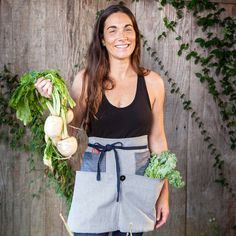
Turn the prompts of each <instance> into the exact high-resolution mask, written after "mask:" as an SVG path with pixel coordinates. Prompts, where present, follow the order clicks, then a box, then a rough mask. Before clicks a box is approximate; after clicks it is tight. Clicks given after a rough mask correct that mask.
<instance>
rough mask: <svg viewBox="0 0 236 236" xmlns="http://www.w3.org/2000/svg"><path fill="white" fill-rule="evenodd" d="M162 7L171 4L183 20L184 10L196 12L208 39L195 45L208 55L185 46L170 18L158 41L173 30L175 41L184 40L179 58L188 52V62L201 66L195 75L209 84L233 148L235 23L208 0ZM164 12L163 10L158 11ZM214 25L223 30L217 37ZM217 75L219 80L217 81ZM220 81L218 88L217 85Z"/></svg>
mask: <svg viewBox="0 0 236 236" xmlns="http://www.w3.org/2000/svg"><path fill="white" fill-rule="evenodd" d="M158 2H159V1H158ZM160 4H161V6H165V5H166V4H170V5H172V6H173V7H174V8H175V10H176V14H177V18H178V19H182V18H183V15H184V14H183V9H184V8H187V10H189V11H191V12H192V13H193V16H195V17H196V23H197V25H198V26H199V27H200V28H201V30H202V32H204V33H205V35H206V36H205V37H197V38H196V39H195V40H194V42H195V43H196V44H197V45H199V47H200V48H202V49H205V50H206V51H207V53H208V55H207V56H204V55H202V54H200V53H199V52H198V51H196V50H190V45H189V43H185V42H183V40H182V37H181V36H180V35H178V34H177V32H176V30H175V27H176V26H177V25H178V22H177V21H171V20H169V19H168V18H167V17H164V18H163V22H164V25H165V27H166V28H167V30H168V31H167V32H166V31H163V32H162V33H161V34H160V35H159V36H158V40H160V39H161V38H163V37H167V35H168V32H170V31H172V32H174V33H175V34H177V36H176V38H175V39H176V40H179V41H182V43H181V44H180V48H179V50H178V51H177V54H178V56H181V55H182V53H183V51H187V50H189V51H187V55H186V57H185V58H186V60H190V59H194V63H195V64H199V65H200V66H201V69H200V71H198V72H196V73H195V75H196V77H197V78H198V79H199V80H200V82H201V83H206V84H207V85H208V92H209V94H211V95H212V97H213V99H214V101H215V102H216V104H217V105H218V107H219V110H220V116H221V119H222V121H223V123H224V124H225V128H226V130H227V132H228V135H229V140H230V148H231V149H235V147H236V119H235V117H236V80H235V76H236V49H235V44H236V23H235V19H233V18H232V17H228V16H227V17H224V18H223V19H221V18H222V17H221V14H222V13H223V12H224V11H225V9H224V8H219V7H218V4H217V3H212V2H209V1H208V0H200V1H193V0H192V1H176V0H173V1H160ZM158 9H159V10H163V8H162V7H159V8H158ZM205 12H207V13H208V14H207V15H206V16H201V13H202V14H203V13H205ZM213 26H217V27H219V28H220V33H218V34H216V33H214V32H213V31H211V28H212V27H213ZM216 76H217V78H216ZM217 79H218V80H219V82H220V83H219V85H220V88H219V86H217Z"/></svg>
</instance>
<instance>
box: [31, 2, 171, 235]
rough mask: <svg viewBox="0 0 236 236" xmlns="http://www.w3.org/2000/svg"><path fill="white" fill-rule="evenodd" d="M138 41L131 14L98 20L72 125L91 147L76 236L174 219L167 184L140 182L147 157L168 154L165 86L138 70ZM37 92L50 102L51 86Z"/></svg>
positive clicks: (77, 191) (75, 88)
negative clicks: (82, 131) (81, 131)
mask: <svg viewBox="0 0 236 236" xmlns="http://www.w3.org/2000/svg"><path fill="white" fill-rule="evenodd" d="M139 63H140V34H139V30H138V26H137V23H136V20H135V18H134V16H133V14H132V13H131V11H130V10H129V9H128V8H126V7H124V6H121V5H112V6H110V7H108V8H107V9H105V10H104V11H103V12H102V13H101V15H100V16H99V18H98V20H97V22H96V24H95V28H94V32H93V39H92V42H91V44H90V47H89V50H88V59H87V67H86V68H85V69H84V70H82V71H80V72H79V73H78V74H77V76H76V77H75V79H74V82H73V85H72V89H71V95H72V97H73V98H74V100H75V101H76V102H77V105H76V107H75V109H74V113H75V118H74V125H77V126H78V125H80V124H81V123H82V122H83V121H84V122H83V123H84V124H85V128H86V131H87V134H88V141H89V144H88V147H87V149H86V151H85V153H84V155H83V160H82V164H81V168H80V170H79V171H76V181H75V186H74V195H73V200H72V205H71V209H70V213H69V217H68V224H69V226H70V228H71V230H72V231H73V232H74V235H81V234H86V233H87V234H88V233H89V234H100V235H107V234H108V232H113V234H119V235H124V234H125V232H129V229H130V227H131V226H132V232H133V234H134V235H142V233H143V232H147V231H152V230H153V229H155V228H156V229H157V228H160V227H161V226H162V225H163V224H164V223H165V222H166V220H167V218H168V215H169V203H168V202H169V199H168V198H169V196H168V182H167V180H164V181H160V180H159V179H151V178H148V177H145V176H143V175H144V170H145V168H146V166H147V165H148V161H149V157H150V152H155V153H160V152H162V151H164V150H167V142H166V137H165V132H164V125H163V103H164V83H163V80H162V79H161V78H160V76H159V75H158V74H156V73H155V72H153V71H149V70H145V69H143V68H141V67H140V64H139ZM35 86H36V88H37V89H38V91H39V92H40V93H41V95H43V96H46V97H50V95H51V92H52V84H51V83H50V82H49V81H47V80H45V79H43V78H40V79H38V81H37V83H36V85H35Z"/></svg>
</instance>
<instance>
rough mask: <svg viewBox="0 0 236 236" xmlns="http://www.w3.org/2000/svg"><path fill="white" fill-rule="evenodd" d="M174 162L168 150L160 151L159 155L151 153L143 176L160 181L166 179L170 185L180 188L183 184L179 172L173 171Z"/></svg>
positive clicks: (175, 159)
mask: <svg viewBox="0 0 236 236" xmlns="http://www.w3.org/2000/svg"><path fill="white" fill-rule="evenodd" d="M176 162H177V158H176V155H175V154H174V153H172V152H171V151H170V150H167V151H162V152H161V153H160V154H155V153H152V154H151V158H150V162H149V164H148V166H147V168H146V170H145V173H144V176H147V177H150V178H158V179H162V180H163V179H165V178H167V179H168V181H169V183H170V184H171V185H173V186H174V187H176V188H182V187H183V186H184V185H185V183H184V181H182V177H181V175H180V172H179V171H177V170H175V168H176Z"/></svg>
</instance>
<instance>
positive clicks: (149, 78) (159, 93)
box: [144, 71, 165, 104]
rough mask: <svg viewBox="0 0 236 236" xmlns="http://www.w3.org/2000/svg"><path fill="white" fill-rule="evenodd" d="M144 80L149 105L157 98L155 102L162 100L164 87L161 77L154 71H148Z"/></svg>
mask: <svg viewBox="0 0 236 236" xmlns="http://www.w3.org/2000/svg"><path fill="white" fill-rule="evenodd" d="M144 78H145V82H146V86H147V90H148V94H149V97H150V101H151V103H152V104H153V103H154V101H155V100H156V99H157V98H158V99H157V100H160V99H161V98H164V93H165V87H164V81H163V79H162V78H161V76H160V75H159V74H158V73H156V72H154V71H150V73H149V74H148V75H146V76H145V77H144Z"/></svg>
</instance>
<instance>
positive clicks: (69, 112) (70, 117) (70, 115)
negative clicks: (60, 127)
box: [66, 109, 74, 124]
mask: <svg viewBox="0 0 236 236" xmlns="http://www.w3.org/2000/svg"><path fill="white" fill-rule="evenodd" d="M73 119H74V113H73V111H72V110H71V109H68V110H67V112H66V123H67V124H69V123H70V122H71V121H72V120H73Z"/></svg>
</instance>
